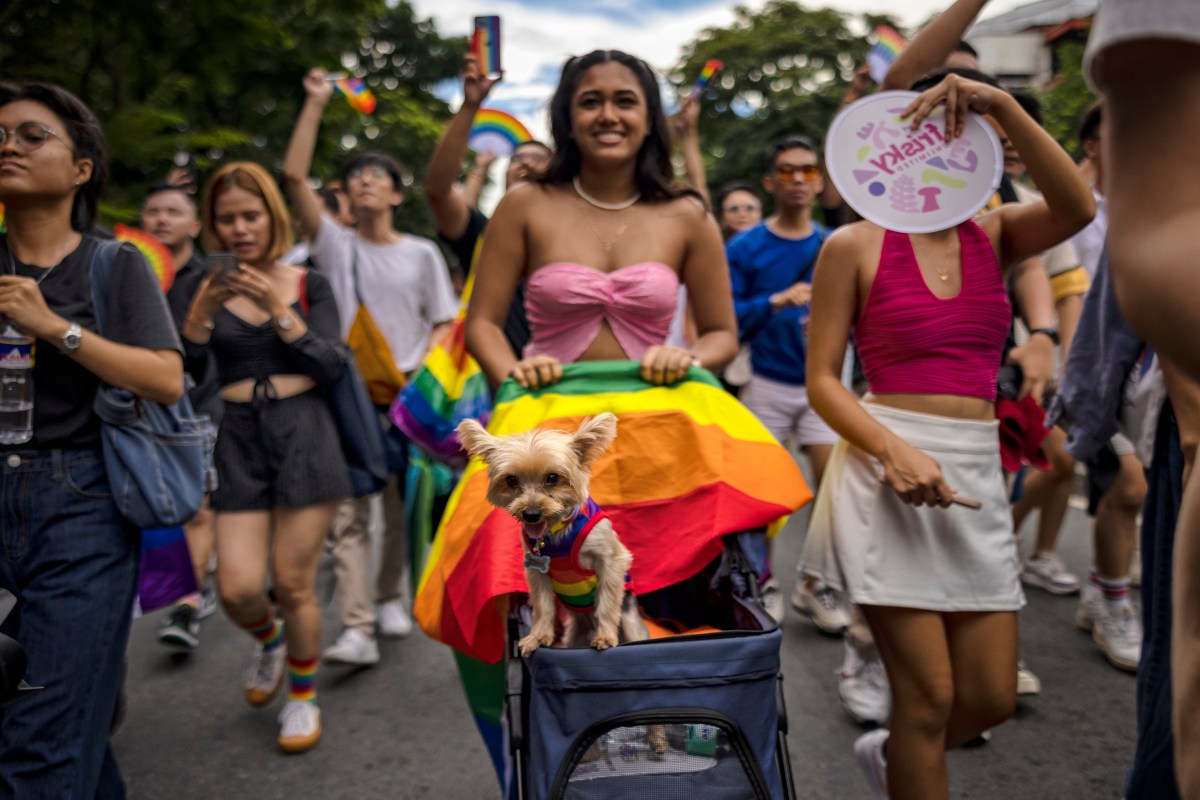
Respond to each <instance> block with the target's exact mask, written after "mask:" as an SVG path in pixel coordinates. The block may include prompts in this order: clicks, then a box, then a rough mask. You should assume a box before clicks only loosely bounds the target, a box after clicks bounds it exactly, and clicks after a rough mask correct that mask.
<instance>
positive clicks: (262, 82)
mask: <svg viewBox="0 0 1200 800" xmlns="http://www.w3.org/2000/svg"><path fill="white" fill-rule="evenodd" d="M2 8H3V10H0V64H3V65H4V77H5V79H8V80H33V79H38V80H49V81H53V82H55V83H59V84H61V85H63V86H65V87H66V88H68V89H70V90H71V91H73V92H75V93H76V94H78V95H79V96H80V97H81V98H82V99H83V100H84V101H85V102H87V103H88V104H89V105H90V106H91V107H92V109H93V110H95V112H96V114H97V116H98V117H99V118H100V121H101V122H102V123H103V125H104V128H105V131H106V134H107V136H108V140H109V150H110V164H111V168H112V172H111V179H110V184H109V190H108V192H107V197H106V202H105V203H104V204H102V207H101V211H102V215H103V217H104V218H105V220H106V221H108V222H113V221H129V220H131V219H134V218H136V213H137V203H138V201H139V199H140V197H141V195H142V193H143V192H144V191H145V189H146V188H147V187H148V186H149V185H150V184H151V183H153V182H154V181H156V180H161V179H162V177H163V176H164V175H165V174H166V171H167V169H168V168H169V166H170V164H171V163H172V160H173V158H174V157H175V155H176V153H178V152H181V151H187V152H191V153H193V154H194V156H195V158H196V161H197V164H198V166H199V168H200V171H201V177H202V178H203V176H204V175H205V174H206V173H208V172H209V171H211V170H212V169H213V168H215V167H216V166H219V165H220V163H222V162H224V161H228V160H231V159H239V158H246V159H251V160H255V161H259V162H260V163H262V164H264V165H265V166H266V167H267V168H268V169H271V170H272V171H275V172H276V173H277V172H278V170H279V168H280V166H281V162H282V158H283V152H284V150H285V148H286V146H287V141H288V137H289V135H290V133H291V129H292V125H293V123H294V122H295V119H296V114H297V112H298V111H299V108H300V104H301V103H302V102H303V99H304V92H303V89H302V87H301V84H300V80H301V77H302V76H303V75H304V73H305V72H306V71H307V70H308V69H309V68H310V67H312V66H323V67H326V68H327V69H331V70H346V71H348V72H352V73H353V74H356V75H359V76H362V77H364V79H365V80H366V82H367V85H368V86H369V87H370V88H371V90H372V91H373V92H374V93H375V95H376V97H377V98H378V101H379V102H378V107H377V109H376V111H375V113H374V114H373V115H370V116H366V115H361V114H358V113H357V112H355V111H353V110H352V109H351V108H350V107H349V106H348V105H346V104H345V103H343V102H340V101H335V102H333V103H331V104H330V106H329V110H328V111H327V113H326V117H325V122H324V124H323V126H322V130H321V138H320V141H319V142H318V146H317V153H316V158H315V160H314V166H313V171H314V174H315V175H316V176H318V177H324V178H330V177H334V176H336V174H337V173H338V171H339V167H340V163H341V162H342V160H343V159H344V158H345V157H346V155H347V153H348V152H349V151H350V150H353V149H357V148H365V147H369V148H371V149H378V150H383V151H385V152H388V153H390V154H392V155H394V156H395V157H396V158H398V159H399V160H400V162H401V163H402V164H404V165H405V166H406V167H407V168H408V169H409V170H412V171H419V170H420V169H421V168H423V166H424V163H425V161H426V160H427V159H428V157H429V154H430V153H431V152H432V150H433V146H434V145H435V144H436V142H437V137H438V136H439V134H440V133H441V129H442V124H443V122H444V121H445V119H446V118H447V117H448V115H449V111H448V109H447V108H446V105H445V103H443V102H442V101H441V100H439V99H437V98H436V97H435V96H434V95H433V94H432V91H431V89H432V87H433V86H434V84H436V83H437V82H439V81H441V80H444V79H446V78H449V77H452V76H454V75H455V74H457V72H458V70H459V68H460V66H461V54H462V52H463V50H464V48H465V46H466V45H465V42H464V41H463V40H462V39H445V38H442V37H441V36H439V35H438V33H437V31H436V30H435V29H434V26H433V24H432V23H431V22H430V21H428V20H420V19H417V17H416V16H415V14H414V12H413V9H412V7H411V6H410V5H409V4H408V3H405V2H401V3H399V4H396V5H394V7H389V6H388V4H387V3H385V1H384V0H338V2H336V3H329V2H325V0H255V2H245V0H204V2H191V3H185V2H179V0H43V1H42V2H15V3H11V4H4V5H3V6H2ZM412 194H413V193H410V195H412ZM399 224H400V225H401V226H402V227H405V228H407V229H409V230H415V231H416V232H418V233H424V234H426V235H429V234H430V233H431V231H432V224H431V222H430V219H429V214H428V210H427V207H426V204H425V203H424V202H423V201H422V200H421V199H420V198H419V197H416V196H410V198H409V202H407V203H406V204H405V205H404V207H403V208H402V210H401V214H400V219H399Z"/></svg>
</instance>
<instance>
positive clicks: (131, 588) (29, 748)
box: [0, 83, 183, 798]
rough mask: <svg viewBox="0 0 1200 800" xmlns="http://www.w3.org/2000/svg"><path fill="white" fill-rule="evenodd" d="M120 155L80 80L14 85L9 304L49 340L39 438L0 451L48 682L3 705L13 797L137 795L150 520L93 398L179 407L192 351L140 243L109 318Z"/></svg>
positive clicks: (2, 282) (16, 317)
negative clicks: (108, 391)
mask: <svg viewBox="0 0 1200 800" xmlns="http://www.w3.org/2000/svg"><path fill="white" fill-rule="evenodd" d="M105 151H106V146H105V141H104V133H103V131H102V130H101V128H100V124H99V123H98V122H97V121H96V118H95V116H94V115H93V114H92V112H91V110H90V109H88V108H87V106H85V105H84V104H83V103H82V102H80V101H79V100H78V99H77V98H76V97H74V96H73V95H71V94H70V93H68V92H67V91H65V90H63V89H61V88H59V87H57V86H51V85H47V84H36V83H31V84H26V85H24V86H20V87H18V86H12V85H8V84H0V203H3V204H4V206H5V211H6V214H7V222H8V234H7V235H6V236H4V237H0V314H3V315H6V316H7V317H9V319H11V320H12V322H13V323H14V324H15V325H16V326H17V327H18V328H20V329H22V330H23V331H25V332H26V333H27V334H28V335H30V336H33V337H35V339H36V342H35V344H34V364H33V366H32V368H31V369H30V370H29V371H28V373H27V374H29V375H31V376H32V380H33V438H32V439H30V440H29V441H28V442H25V443H22V444H12V445H4V446H0V541H2V542H3V547H2V548H0V590H6V591H8V592H12V593H13V594H15V595H16V596H17V598H18V600H17V605H16V608H15V609H14V610H13V611H12V613H11V614H9V615H8V617H7V618H6V619H4V620H3V633H4V634H5V635H7V636H11V637H13V638H15V639H16V640H17V642H19V643H20V644H21V646H22V647H24V649H25V653H26V656H27V657H28V668H27V669H26V670H25V675H24V676H20V675H18V676H16V677H24V678H25V679H26V680H27V681H28V682H29V683H30V684H32V685H35V686H44V687H45V689H44V690H42V691H40V692H37V693H35V694H31V695H28V696H27V699H23V700H21V701H20V702H18V703H16V704H14V705H13V706H11V707H9V708H5V709H4V711H3V712H2V714H0V795H4V796H5V797H39V796H46V795H49V794H53V795H54V796H56V797H116V798H120V797H124V796H125V789H124V786H123V784H122V781H121V776H120V772H119V770H118V769H117V765H116V762H115V761H114V759H113V754H112V751H111V749H110V748H109V747H108V730H109V725H110V723H111V722H112V719H113V710H114V708H115V706H116V701H117V691H118V688H119V686H120V681H121V677H120V676H121V662H122V659H123V657H124V654H125V644H126V642H127V641H128V638H129V624H130V613H129V611H130V608H131V607H132V605H133V599H134V592H135V590H136V586H137V565H138V549H139V547H138V531H137V529H136V528H135V527H133V526H132V525H130V524H129V523H128V522H127V521H126V520H124V519H123V518H122V517H121V515H120V512H119V511H118V510H117V506H116V503H114V502H113V498H112V492H111V490H110V488H109V482H108V476H107V473H106V471H105V467H104V458H103V455H102V453H101V450H100V423H99V419H98V418H97V417H96V414H95V412H94V411H93V410H92V404H93V402H94V401H95V398H96V389H97V387H98V386H99V384H100V381H101V380H103V381H106V382H108V383H109V384H111V385H114V386H119V387H122V388H125V389H129V390H130V391H132V392H134V393H135V394H137V395H138V396H139V397H143V398H146V399H148V400H153V401H158V402H174V401H176V400H178V399H179V397H180V396H181V395H182V394H183V362H182V359H181V358H180V353H179V337H178V335H177V334H176V333H175V326H174V325H173V324H172V323H171V317H170V313H169V312H168V311H167V305H166V301H165V299H164V298H163V295H162V291H161V290H160V289H159V287H158V283H157V281H156V280H155V278H154V273H153V272H152V271H151V270H150V267H149V265H147V264H146V262H145V260H144V259H143V258H141V256H140V255H138V253H137V251H136V250H134V249H133V248H123V249H121V250H120V251H119V252H118V253H117V254H116V256H115V257H114V259H113V266H112V272H111V277H110V280H109V286H108V296H109V302H108V312H107V318H106V319H104V320H102V321H98V320H97V319H96V311H95V308H94V306H93V303H92V294H91V280H90V278H91V275H90V267H91V262H92V256H93V254H94V253H95V252H96V250H97V247H98V246H99V240H98V239H97V238H96V237H95V236H91V235H89V234H88V233H87V231H89V230H90V229H91V227H92V223H93V221H94V218H95V214H96V203H97V199H98V197H99V195H100V191H101V189H102V188H103V185H104V178H105V175H106V172H107V165H106V162H105V158H106V154H105ZM98 322H103V325H100V324H98ZM101 328H102V329H103V330H104V333H105V335H104V336H103V337H102V336H100V334H99V333H97V332H96V331H98V330H99V329H101ZM5 349H6V350H9V349H10V348H5ZM8 666H10V667H11V666H12V665H11V664H9V665H8ZM0 671H2V670H0ZM6 688H7V687H6ZM6 699H8V698H0V700H6Z"/></svg>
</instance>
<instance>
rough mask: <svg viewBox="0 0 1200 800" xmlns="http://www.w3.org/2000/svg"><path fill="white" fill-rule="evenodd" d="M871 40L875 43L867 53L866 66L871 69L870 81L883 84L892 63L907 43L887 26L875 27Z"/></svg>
mask: <svg viewBox="0 0 1200 800" xmlns="http://www.w3.org/2000/svg"><path fill="white" fill-rule="evenodd" d="M873 38H874V39H875V43H874V44H873V45H871V49H870V50H868V51H867V66H868V67H870V68H871V80H873V81H875V82H876V83H883V79H884V77H885V76H886V75H887V73H888V70H889V69H891V68H892V62H894V61H895V60H896V56H898V55H900V51H901V50H903V49H904V48H905V46H906V45H907V44H908V41H907V40H905V38H904V37H903V36H901V35H900V34H899V33H897V32H896V30H895V29H894V28H891V27H889V26H887V25H879V26H877V27H876V28H875V33H874V36H873Z"/></svg>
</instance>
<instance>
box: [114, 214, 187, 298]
mask: <svg viewBox="0 0 1200 800" xmlns="http://www.w3.org/2000/svg"><path fill="white" fill-rule="evenodd" d="M113 233H115V234H116V236H117V238H118V239H120V240H121V241H122V242H129V243H130V244H132V245H134V246H135V247H137V249H138V250H141V251H142V255H144V256H145V257H146V260H147V261H148V262H150V266H151V267H152V268H153V269H154V274H155V275H156V276H158V282H159V284H160V285H161V286H162V290H163V291H164V292H165V291H167V290H168V289H170V288H171V284H172V283H174V282H175V259H173V258H172V257H171V251H170V250H168V249H167V247H166V245H164V244H163V243H162V242H160V241H159V240H158V239H155V238H154V237H153V236H151V235H150V234H148V233H146V232H145V231H144V230H141V229H140V228H130V227H128V226H127V225H116V226H115V227H114V228H113Z"/></svg>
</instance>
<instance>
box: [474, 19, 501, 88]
mask: <svg viewBox="0 0 1200 800" xmlns="http://www.w3.org/2000/svg"><path fill="white" fill-rule="evenodd" d="M471 52H472V53H474V54H475V58H477V59H479V71H480V72H482V73H483V74H484V75H486V76H488V77H489V78H499V77H500V17H499V16H497V15H495V14H493V15H491V16H486V17H476V18H475V33H474V34H473V35H472V36H471Z"/></svg>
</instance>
